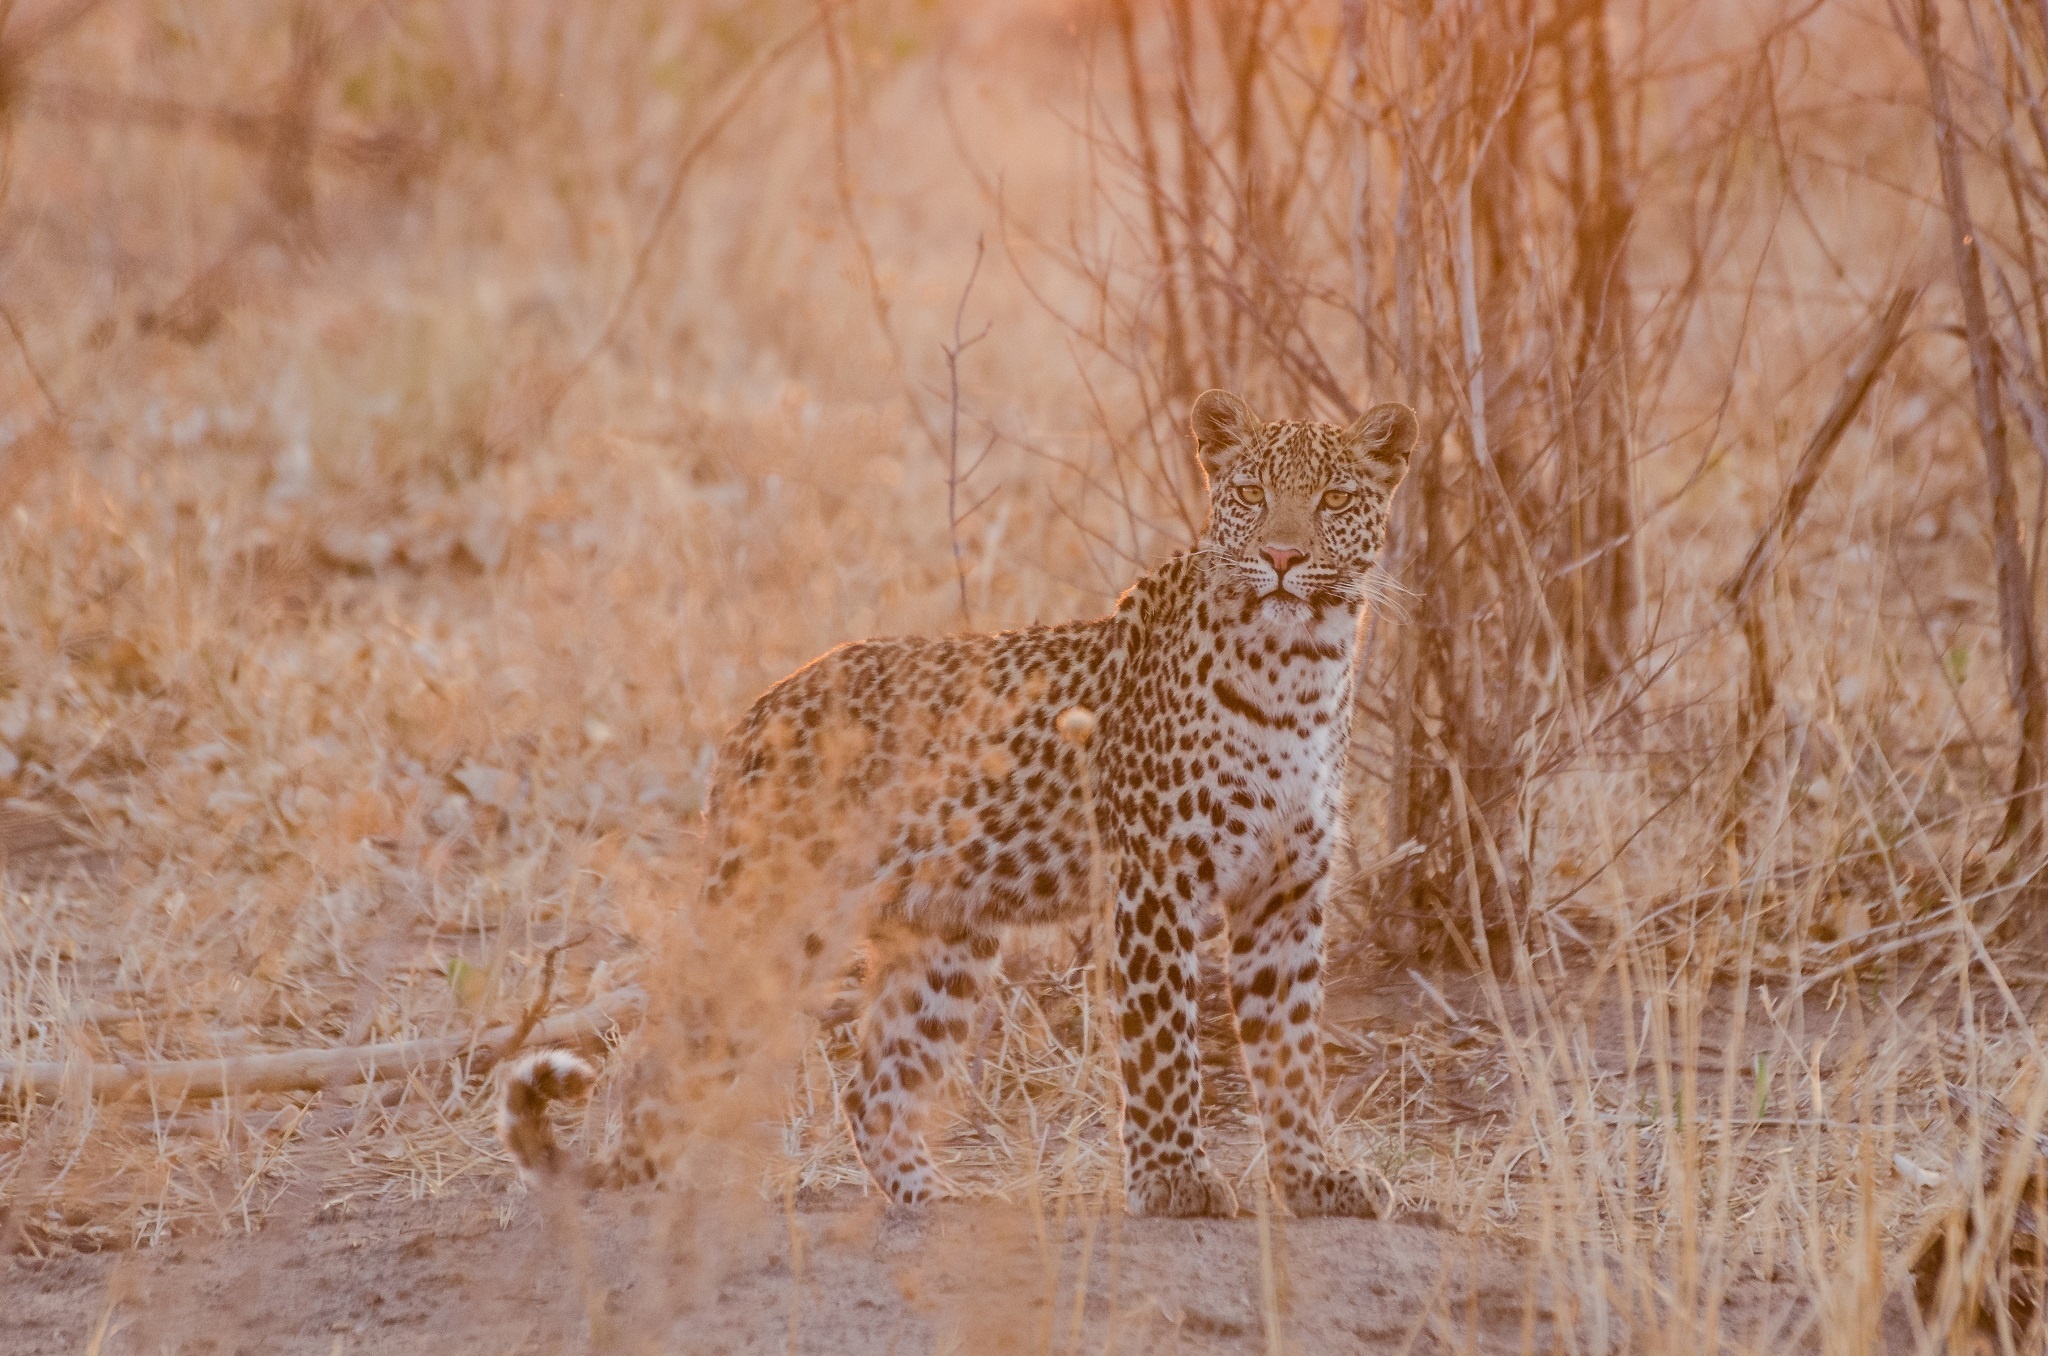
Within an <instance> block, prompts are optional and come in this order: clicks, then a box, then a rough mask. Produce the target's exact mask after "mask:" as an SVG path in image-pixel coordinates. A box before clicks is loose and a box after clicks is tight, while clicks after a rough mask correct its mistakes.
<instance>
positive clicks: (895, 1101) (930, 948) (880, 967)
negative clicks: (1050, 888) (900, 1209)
mask: <svg viewBox="0 0 2048 1356" xmlns="http://www.w3.org/2000/svg"><path fill="white" fill-rule="evenodd" d="M876 952H877V954H876V956H875V958H874V969H873V970H872V972H871V975H870V981H869V993H870V995H871V996H870V998H869V1002H868V1007H867V1012H866V1014H865V1015H864V1016H863V1018H862V1021H861V1033H860V1071H859V1073H858V1074H857V1075H856V1077H855V1079H854V1082H853V1085H852V1086H851V1087H850V1088H848V1089H847V1092H846V1101H845V1106H846V1119H847V1123H848V1125H849V1126H850V1127H851V1129H852V1131H853V1142H854V1146H855V1147H856V1148H857V1149H859V1151H860V1159H861V1162H862V1163H863V1164H865V1165H866V1167H867V1170H868V1173H869V1174H870V1175H871V1176H872V1177H873V1178H874V1179H875V1181H876V1182H878V1183H879V1184H880V1185H881V1187H882V1189H883V1190H885V1191H887V1192H888V1193H889V1198H890V1199H891V1200H893V1201H895V1202H896V1203H898V1204H899V1205H919V1204H922V1203H924V1202H926V1201H930V1200H933V1199H935V1198H937V1197H939V1196H943V1195H945V1194H947V1192H946V1186H945V1183H944V1182H943V1181H942V1180H941V1178H940V1177H939V1175H938V1172H937V1170H936V1169H935V1168H934V1167H933V1165H932V1158H931V1150H930V1147H929V1146H928V1145H927V1144H926V1143H925V1136H924V1131H925V1125H926V1121H927V1120H928V1114H927V1113H928V1109H929V1105H930V1101H931V1098H932V1095H933V1093H935V1092H936V1091H937V1090H938V1089H939V1088H940V1087H941V1086H942V1085H943V1084H944V1082H945V1079H946V1077H947V1075H948V1074H949V1073H950V1072H951V1071H952V1069H953V1067H954V1064H955V1061H956V1059H957V1057H958V1055H959V1052H960V1047H961V1045H962V1043H963V1042H964V1041H965V1040H966V1037H967V1033H968V1031H969V1030H970V1028H971V1026H972V1024H973V1019H974V1012H975V1008H976V1006H977V1005H978V1004H979V1003H980V1001H981V997H982V995H983V994H984V993H985V992H987V990H988V986H989V981H990V979H991V978H992V977H993V975H994V973H995V969H996V964H997V959H998V957H999V956H1000V955H1001V952H1002V941H1001V938H1000V937H999V936H998V935H997V934H996V933H994V932H991V931H971V930H956V931H950V932H945V933H917V932H906V931H901V930H893V929H892V931H891V935H889V936H886V937H884V938H880V939H878V941H877V945H876Z"/></svg>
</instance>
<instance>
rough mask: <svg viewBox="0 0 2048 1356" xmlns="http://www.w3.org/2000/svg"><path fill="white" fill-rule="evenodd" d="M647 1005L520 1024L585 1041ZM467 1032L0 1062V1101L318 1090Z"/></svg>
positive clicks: (406, 1064) (432, 1058)
mask: <svg viewBox="0 0 2048 1356" xmlns="http://www.w3.org/2000/svg"><path fill="white" fill-rule="evenodd" d="M645 1003H646V995H645V994H643V993H641V991H640V990H638V989H632V988H627V989H619V990H617V991H615V992H613V993H611V994H609V995H607V996H606V997H604V998H602V999H600V1000H598V1001H597V1002H595V1003H592V1004H590V1005H589V1006H587V1007H583V1008H578V1009H577V1010H576V1011H574V1012H568V1013H564V1014H563V1015H561V1016H560V1017H554V1018H550V1019H549V1020H547V1021H544V1022H540V1023H537V1024H535V1025H533V1026H530V1027H527V1028H526V1030H527V1034H528V1035H531V1036H532V1037H534V1038H535V1039H536V1040H537V1041H538V1042H539V1043H541V1044H543V1045H566V1044H577V1045H590V1044H595V1043H597V1042H600V1041H603V1040H605V1039H606V1037H607V1036H609V1035H610V1033H611V1032H612V1030H613V1028H615V1027H616V1026H618V1025H620V1024H621V1023H624V1022H626V1021H628V1020H630V1019H631V1018H632V1017H634V1016H636V1015H637V1014H638V1013H639V1011H640V1009H641V1008H642V1007H643V1006H644V1005H645ZM521 1025H523V1023H511V1024H507V1025H505V1026H500V1027H494V1028H492V1029H491V1030H489V1031H486V1032H484V1033H483V1035H482V1036H481V1037H480V1038H478V1039H477V1041H476V1043H477V1044H481V1045H484V1046H486V1047H489V1048H494V1049H502V1048H504V1047H505V1046H506V1045H507V1043H508V1042H509V1041H510V1040H511V1038H512V1037H513V1036H514V1035H516V1034H518V1032H519V1028H520V1026H521ZM471 1043H472V1041H471V1038H470V1037H468V1036H428V1037H424V1038H422V1039H419V1040H410V1041H385V1042H383V1043H380V1044H377V1045H362V1046H350V1047H345V1048H342V1049H327V1050H283V1051H279V1052H278V1053H276V1054H271V1055H243V1056H239V1057H236V1058H232V1059H181V1060H163V1061H157V1062H152V1063H135V1064H127V1065H123V1064H79V1063H74V1062H66V1061H63V1060H53V1061H47V1062H10V1063H4V1064H0V1103H4V1102H9V1101H15V1100H18V1099H21V1098H23V1097H31V1098H36V1099H41V1100H48V1099H54V1098H56V1097H57V1096H58V1095H59V1094H60V1093H61V1092H62V1091H63V1090H64V1089H65V1088H67V1087H79V1088H82V1089H83V1090H84V1091H86V1092H87V1093H89V1094H90V1095H91V1096H93V1097H95V1098H99V1099H101V1100H113V1099H117V1098H122V1097H127V1096H129V1095H130V1094H132V1093H135V1092H140V1091H147V1092H149V1093H150V1095H151V1097H152V1098H153V1099H154V1100H155V1101H157V1102H159V1103H162V1102H166V1101H176V1100H178V1099H179V1098H181V1097H238V1096H242V1095H245V1094H248V1093H259V1092H318V1091H320V1090H322V1089H324V1088H336V1087H347V1086H348V1085H350V1084H353V1083H372V1082H376V1081H378V1080H380V1079H391V1078H404V1077H406V1076H407V1075H408V1074H410V1073H411V1072H412V1071H413V1070H414V1069H416V1068H418V1067H420V1066H421V1065H426V1064H441V1063H446V1062H447V1061H449V1060H452V1059H455V1058H456V1057H457V1056H459V1055H461V1054H462V1052H463V1051H464V1050H467V1049H469V1048H470V1045H471Z"/></svg>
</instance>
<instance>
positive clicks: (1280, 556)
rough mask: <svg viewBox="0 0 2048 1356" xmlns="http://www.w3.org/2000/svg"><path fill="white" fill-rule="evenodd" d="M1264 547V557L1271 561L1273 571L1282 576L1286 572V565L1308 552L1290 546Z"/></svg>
mask: <svg viewBox="0 0 2048 1356" xmlns="http://www.w3.org/2000/svg"><path fill="white" fill-rule="evenodd" d="M1264 549H1265V552H1266V559H1268V560H1270V561H1272V562H1273V573H1275V574H1277V575H1282V576H1284V575H1285V574H1286V573H1287V567H1288V566H1290V565H1292V564H1294V562H1295V561H1297V560H1300V559H1301V558H1302V557H1303V556H1306V555H1307V554H1308V552H1306V551H1303V550H1300V549H1298V548H1296V547H1292V546H1268V547H1266V548H1264Z"/></svg>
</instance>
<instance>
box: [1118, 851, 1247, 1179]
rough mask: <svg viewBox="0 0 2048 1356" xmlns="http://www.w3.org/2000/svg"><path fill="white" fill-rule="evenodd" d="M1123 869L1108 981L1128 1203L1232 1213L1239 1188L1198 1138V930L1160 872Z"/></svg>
mask: <svg viewBox="0 0 2048 1356" xmlns="http://www.w3.org/2000/svg"><path fill="white" fill-rule="evenodd" d="M1122 874H1123V875H1124V876H1125V879H1124V880H1123V881H1121V882H1119V888H1118V891H1117V903H1116V966H1115V970H1114V987H1115V992H1116V1016H1117V1028H1118V1038H1117V1053H1118V1056H1119V1061H1120V1063H1121V1065H1122V1068H1123V1079H1124V1117H1123V1140H1124V1199H1125V1203H1126V1205H1127V1207H1128V1208H1129V1210H1130V1212H1131V1213H1132V1214H1133V1215H1168V1216H1187V1215H1234V1214H1236V1213H1237V1198H1236V1196H1235V1195H1234V1194H1233V1193H1232V1192H1231V1190H1230V1185H1229V1184H1228V1183H1227V1182H1225V1181H1224V1180H1223V1179H1222V1177H1220V1176H1219V1175H1217V1173H1216V1171H1215V1169H1213V1168H1211V1167H1210V1166H1209V1160H1208V1157H1207V1155H1206V1154H1205V1153H1204V1152H1203V1148H1202V1122H1201V1116H1202V1061H1201V1052H1200V1050H1199V1048H1198V1047H1197V1045H1196V1033H1197V1031H1198V1030H1199V1026H1198V1023H1197V1018H1196V1001H1195V977H1196V973H1197V971H1196V959H1195V934H1194V930H1193V929H1192V928H1191V927H1190V926H1189V925H1188V923H1187V921H1186V920H1184V919H1182V918H1180V917H1179V916H1178V912H1177V910H1176V909H1175V908H1174V907H1173V896H1172V895H1171V894H1170V893H1169V891H1168V888H1167V887H1166V885H1165V883H1164V882H1162V881H1159V880H1157V879H1154V878H1152V876H1151V875H1150V873H1148V872H1145V871H1143V870H1141V869H1128V870H1126V871H1125V872H1124V873H1122Z"/></svg>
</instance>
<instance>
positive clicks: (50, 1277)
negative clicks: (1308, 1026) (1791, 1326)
mask: <svg viewBox="0 0 2048 1356" xmlns="http://www.w3.org/2000/svg"><path fill="white" fill-rule="evenodd" d="M571 1204H572V1205H574V1206H576V1208H575V1209H574V1210H573V1211H572V1212H571V1214H572V1217H573V1218H574V1220H575V1221H576V1224H575V1225H574V1226H573V1227H572V1228H571V1229H569V1230H567V1231H564V1230H558V1229H551V1228H550V1227H548V1225H547V1224H546V1222H545V1212H544V1211H543V1210H542V1209H541V1206H540V1203H539V1202H538V1201H537V1200H535V1199H534V1198H531V1197H526V1196H522V1195H520V1194H518V1193H516V1192H513V1191H485V1192H479V1193H475V1194H469V1195H463V1196H459V1197H453V1198H447V1199H442V1200H437V1201H420V1202H410V1203H382V1204H372V1205H369V1206H366V1207H364V1208H362V1209H360V1210H350V1209H347V1208H343V1209H339V1210H328V1211H315V1212H313V1213H311V1214H309V1215H307V1214H302V1215H301V1217H300V1218H298V1219H296V1220H294V1219H292V1218H291V1217H290V1216H291V1213H292V1212H290V1211H289V1210H286V1211H281V1212H279V1215H278V1216H276V1217H274V1219H275V1222H274V1223H273V1224H272V1225H271V1226H270V1227H267V1228H265V1229H263V1230H261V1231H260V1232H258V1233H256V1234H253V1235H249V1236H244V1237H236V1238H223V1239H210V1240H186V1241H182V1242H179V1243H175V1244H172V1245H169V1246H166V1247H162V1248H156V1249H150V1250H144V1251H140V1252H135V1253H129V1254H124V1255H104V1256H97V1257H85V1256H68V1257H62V1258H55V1259H51V1260H47V1261H35V1260H28V1259H16V1260H12V1261H10V1262H8V1263H7V1264H6V1270H5V1272H4V1273H0V1275H4V1278H5V1289H6V1292H7V1294H8V1296H9V1303H8V1306H7V1307H8V1308H9V1309H10V1310H11V1313H10V1322H9V1323H8V1324H7V1325H6V1327H5V1328H4V1329H0V1352H5V1353H7V1356H42V1354H43V1353H59V1352H62V1353H67V1354H68V1353H75V1352H79V1351H84V1350H94V1349H96V1350H99V1351H102V1352H107V1353H117V1352H152V1353H154V1352H160V1351H161V1352H178V1353H202V1352H204V1353H230V1352H252V1353H253V1352H265V1353H298V1352H309V1353H310V1352H318V1353H322V1354H323V1356H325V1354H326V1353H331V1352H338V1351H378V1352H394V1353H405V1352H434V1353H436V1354H437V1356H452V1354H453V1353H458V1352H514V1351H563V1350H580V1349H585V1348H586V1347H594V1348H595V1349H604V1348H606V1347H610V1346H614V1345H621V1344H623V1345H627V1346H631V1345H636V1344H637V1343H636V1339H639V1340H648V1341H651V1342H652V1345H653V1348H654V1349H658V1350H663V1351H673V1350H687V1351H732V1352H753V1351H763V1352H765V1351H787V1350H792V1349H793V1350H796V1351H804V1352H830V1353H864V1352H876V1353H882V1352H891V1351H897V1352H911V1351H960V1352H984V1351H1036V1350H1046V1349H1052V1350H1064V1349H1068V1348H1069V1347H1071V1346H1074V1345H1076V1344H1077V1339H1078V1345H1079V1346H1080V1347H1081V1348H1083V1349H1087V1350H1105V1349H1109V1347H1110V1345H1111V1343H1112V1342H1113V1343H1114V1346H1115V1347H1116V1348H1117V1349H1122V1350H1127V1351H1144V1352H1254V1351H1259V1352H1263V1351H1271V1350H1276V1349H1287V1350H1300V1351H1361V1352H1379V1351H1388V1352H1393V1351H1404V1350H1415V1351H1427V1350H1441V1349H1445V1347H1446V1345H1448V1347H1449V1348H1451V1349H1455V1350H1460V1351H1485V1352H1491V1351H1511V1350H1520V1349H1522V1346H1523V1339H1524V1335H1525V1333H1527V1334H1532V1335H1534V1337H1535V1339H1536V1343H1537V1346H1538V1348H1542V1349H1547V1348H1548V1347H1549V1346H1550V1345H1551V1334H1550V1328H1551V1324H1552V1321H1553V1315H1552V1313H1551V1311H1550V1308H1549V1306H1548V1304H1547V1303H1546V1302H1545V1300H1544V1299H1543V1297H1542V1295H1541V1294H1540V1293H1539V1291H1540V1287H1539V1286H1537V1285H1536V1284H1534V1282H1533V1279H1532V1274H1531V1270H1530V1267H1529V1265H1528V1263H1527V1261H1526V1259H1525V1258H1524V1257H1523V1256H1522V1255H1521V1254H1519V1253H1518V1252H1516V1251H1515V1250H1513V1249H1511V1248H1509V1247H1505V1246H1503V1245H1501V1244H1500V1243H1498V1242H1494V1241H1489V1240H1481V1239H1476V1238H1467V1237H1462V1236H1460V1235H1458V1234H1456V1233H1454V1232H1451V1231H1449V1230H1445V1229H1439V1228H1434V1227H1429V1226H1427V1225H1421V1224H1412V1223H1381V1222H1367V1221H1354V1220H1299V1221H1292V1220H1275V1221H1272V1222H1270V1224H1269V1225H1268V1226H1266V1227H1263V1228H1262V1225H1261V1223H1260V1221H1259V1220H1257V1219H1256V1218H1245V1219H1236V1220H1207V1221H1177V1220H1128V1219H1122V1218H1108V1217H1104V1218H1095V1219H1076V1218H1070V1219H1065V1220H1060V1219H1057V1218H1048V1217H1044V1216H1041V1215H1037V1214H1035V1213H1034V1212H1033V1211H1032V1210H1031V1209H1030V1208H1029V1207H1027V1206H1009V1205H1004V1204H1001V1203H995V1202H990V1203H979V1204H971V1205H968V1204H962V1205H950V1206H941V1207H936V1208H932V1209H927V1210H924V1211H900V1210H886V1209H883V1208H880V1207H879V1206H878V1205H877V1204H875V1203H874V1202H873V1200H872V1199H863V1198H862V1197H860V1196H859V1195H858V1194H857V1193H853V1192H840V1193H834V1194H833V1195H832V1196H830V1197H829V1198H827V1199H825V1200H822V1201H818V1202H814V1203H810V1204H809V1205H807V1207H806V1208H803V1209H799V1210H796V1211H794V1212H790V1213H788V1214H787V1215H784V1216H782V1217H780V1218H778V1217H776V1213H775V1212H774V1211H773V1209H772V1208H770V1207H764V1211H763V1217H762V1219H761V1220H760V1221H759V1223H760V1224H761V1226H762V1227H760V1228H759V1229H756V1230H748V1229H745V1228H742V1229H740V1230H738V1231H737V1236H736V1237H733V1238H730V1239H724V1240H720V1242H719V1245H718V1247H717V1249H716V1251H717V1252H718V1253H719V1254H720V1256H719V1257H718V1258H717V1259H716V1263H717V1272H718V1273H719V1274H717V1275H715V1276H713V1277H711V1278H710V1280H711V1283H710V1284H709V1285H705V1286H699V1287H696V1288H698V1289H699V1290H700V1293H698V1294H694V1295H693V1294H691V1293H689V1292H690V1291H691V1290H692V1288H693V1287H692V1286H691V1285H690V1284H687V1283H685V1284H678V1283H677V1281H678V1278H679V1277H683V1276H686V1275H688V1274H690V1273H693V1272H698V1271H701V1268H697V1267H693V1266H692V1265H691V1263H690V1261H689V1259H687V1258H683V1259H673V1258H671V1260H667V1261H664V1260H662V1259H663V1258H664V1257H665V1256H666V1255H667V1249H666V1248H665V1247H664V1246H663V1245H662V1244H660V1243H659V1242H657V1241H655V1239H656V1236H657V1235H658V1234H659V1233H660V1231H661V1225H662V1224H663V1222H664V1220H665V1219H666V1218H667V1216H668V1211H667V1210H666V1209H665V1207H664V1198H663V1197H661V1196H660V1195H659V1194H658V1193H651V1192H632V1193H593V1194H592V1195H591V1196H589V1198H588V1199H587V1200H586V1201H584V1202H581V1203H573V1202H572V1203H571ZM1262 1235H1263V1239H1264V1241H1263V1244H1262ZM793 1257H794V1265H793ZM1083 1276H1085V1282H1084V1283H1083V1284H1081V1285H1080V1286H1079V1287H1078V1289H1077V1285H1076V1280H1077V1278H1079V1277H1083ZM1077 1314H1078V1316H1079V1321H1080V1327H1081V1331H1080V1332H1079V1333H1076V1331H1075V1321H1076V1316H1077ZM1275 1315H1277V1316H1278V1322H1279V1325H1280V1332H1279V1334H1277V1335H1278V1336H1279V1337H1280V1338H1281V1339H1282V1340H1281V1345H1280V1346H1279V1347H1276V1346H1275V1344H1274V1338H1275V1336H1276V1335H1275V1334H1273V1333H1270V1332H1269V1331H1268V1324H1269V1322H1270V1321H1271V1319H1272V1317H1273V1316H1275ZM593 1316H594V1321H595V1322H596V1324H597V1333H598V1341H596V1342H595V1343H593V1342H592V1341H591V1337H592V1323H593Z"/></svg>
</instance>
